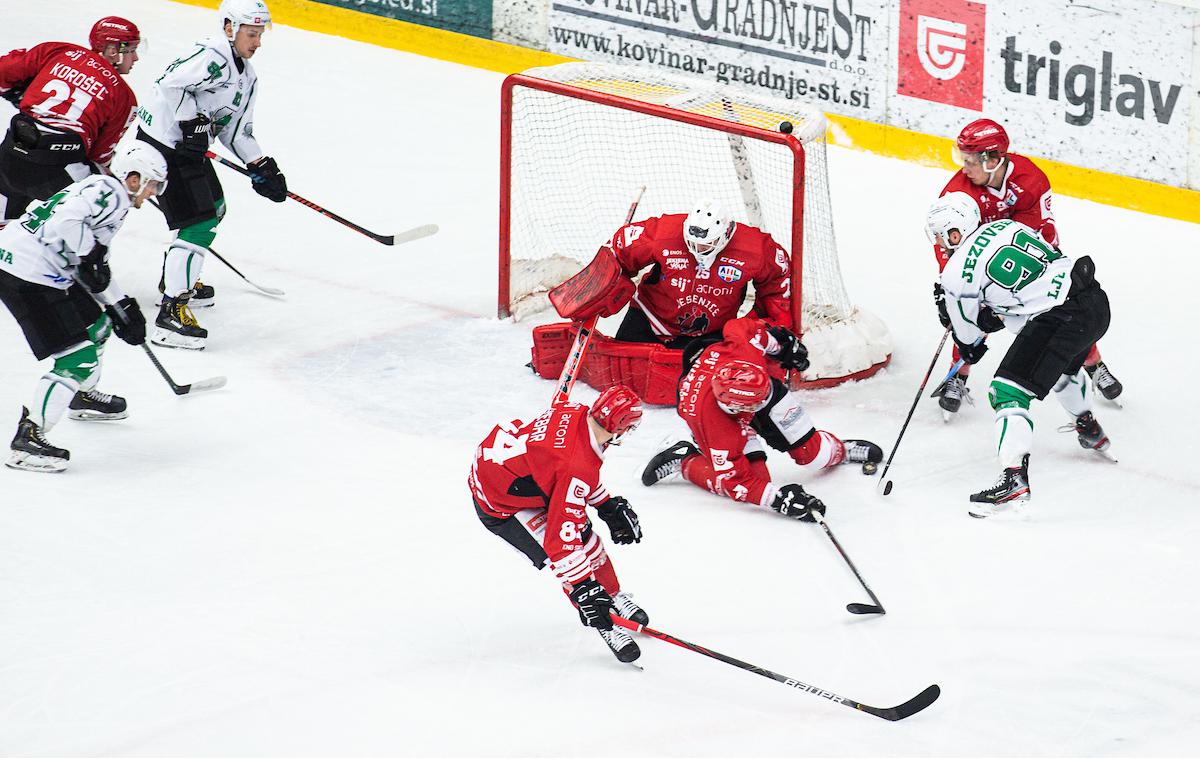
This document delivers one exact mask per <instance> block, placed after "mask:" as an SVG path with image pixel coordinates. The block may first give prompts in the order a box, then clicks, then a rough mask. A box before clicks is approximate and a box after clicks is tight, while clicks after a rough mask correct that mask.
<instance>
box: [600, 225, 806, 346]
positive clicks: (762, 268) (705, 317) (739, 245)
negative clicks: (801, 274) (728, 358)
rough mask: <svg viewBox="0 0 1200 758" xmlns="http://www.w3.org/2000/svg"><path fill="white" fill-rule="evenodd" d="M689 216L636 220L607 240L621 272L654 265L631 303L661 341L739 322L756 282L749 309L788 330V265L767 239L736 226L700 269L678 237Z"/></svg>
mask: <svg viewBox="0 0 1200 758" xmlns="http://www.w3.org/2000/svg"><path fill="white" fill-rule="evenodd" d="M686 218H687V214H683V213H676V214H672V215H668V216H658V217H656V218H650V219H646V220H645V221H638V222H636V223H633V224H629V225H627V226H623V227H621V228H620V229H618V230H617V233H616V234H614V235H613V238H612V240H611V241H610V242H609V247H610V248H611V249H612V251H613V253H614V254H615V255H616V258H617V262H618V263H620V264H621V268H622V269H623V270H624V272H625V275H626V276H628V277H630V278H632V277H634V276H635V275H636V274H637V273H638V272H639V271H641V270H642V269H644V268H646V267H647V266H653V267H654V268H653V269H652V270H651V272H650V273H649V274H647V275H646V276H645V277H644V278H643V279H642V283H641V284H639V285H638V288H637V292H636V293H634V296H633V299H634V302H635V303H636V304H637V305H638V307H639V308H641V309H642V311H643V312H644V313H645V314H646V317H647V320H649V322H650V326H651V327H652V328H653V329H654V333H655V334H657V335H658V336H659V337H660V338H662V339H663V340H664V341H666V340H670V339H673V338H675V337H680V336H687V337H696V336H699V335H702V334H709V333H712V332H716V331H719V330H720V329H721V328H722V327H724V326H725V324H726V323H727V322H729V321H730V320H732V319H735V318H737V312H738V308H739V307H740V306H741V304H742V301H743V300H745V299H746V286H747V285H748V284H750V283H751V282H753V284H754V293H755V304H754V310H755V312H756V313H758V314H759V315H761V316H762V317H764V318H766V319H767V320H769V321H770V322H771V323H773V324H777V325H779V326H785V327H788V328H789V329H790V328H791V326H792V304H791V271H792V266H791V261H790V260H789V259H788V254H787V252H786V251H785V250H784V249H783V248H782V247H780V246H779V244H778V243H777V242H775V240H773V239H772V238H771V235H769V234H767V233H766V232H764V231H762V230H760V229H756V228H755V227H753V226H748V225H746V224H738V225H737V227H736V228H735V229H734V231H733V237H731V238H730V240H729V244H727V245H726V246H725V249H724V250H722V251H721V252H720V253H719V254H718V255H717V257H716V258H715V259H714V260H713V261H712V264H711V265H710V266H709V267H708V268H707V269H704V270H700V268H699V266H698V265H697V264H696V259H695V258H694V257H693V256H692V254H691V253H690V252H688V249H687V245H686V244H685V243H684V240H683V223H684V220H685V219H686Z"/></svg>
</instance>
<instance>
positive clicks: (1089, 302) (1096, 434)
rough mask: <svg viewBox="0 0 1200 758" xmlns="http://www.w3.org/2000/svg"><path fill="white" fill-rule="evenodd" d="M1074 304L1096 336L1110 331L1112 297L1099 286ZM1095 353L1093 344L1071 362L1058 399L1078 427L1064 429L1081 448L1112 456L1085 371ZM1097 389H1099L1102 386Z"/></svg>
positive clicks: (1086, 291) (1078, 296) (1057, 388)
mask: <svg viewBox="0 0 1200 758" xmlns="http://www.w3.org/2000/svg"><path fill="white" fill-rule="evenodd" d="M1070 303H1071V305H1072V306H1073V307H1075V308H1076V309H1078V310H1079V311H1080V312H1081V314H1082V317H1081V318H1080V319H1079V320H1080V321H1082V322H1083V323H1085V324H1087V325H1090V327H1091V331H1092V332H1094V333H1096V334H1097V337H1098V336H1099V335H1102V334H1104V333H1105V332H1106V331H1107V330H1108V325H1109V321H1110V320H1111V313H1110V310H1109V303H1108V295H1107V294H1105V292H1104V290H1102V289H1100V287H1099V286H1095V287H1092V288H1086V289H1083V290H1082V291H1080V292H1079V293H1078V294H1075V293H1073V295H1072V297H1071V298H1070ZM1068 349H1069V346H1068ZM1094 351H1095V343H1094V342H1092V343H1089V344H1088V346H1086V347H1084V348H1083V349H1082V350H1080V351H1079V352H1078V353H1077V354H1076V355H1075V356H1074V357H1073V358H1072V359H1071V360H1070V361H1069V362H1068V363H1067V365H1066V366H1065V368H1064V369H1063V375H1062V377H1061V378H1060V379H1059V382H1058V383H1057V384H1056V385H1055V387H1054V396H1055V398H1056V399H1057V400H1058V401H1059V404H1060V405H1062V407H1063V409H1064V410H1066V411H1067V413H1068V414H1070V416H1071V417H1072V419H1073V420H1074V425H1073V426H1068V427H1065V428H1064V430H1067V431H1070V430H1072V429H1073V430H1074V431H1075V433H1076V435H1077V438H1078V440H1079V444H1080V446H1081V447H1083V448H1085V449H1088V450H1095V451H1097V452H1100V453H1102V454H1104V455H1106V456H1108V457H1111V454H1109V453H1108V452H1107V451H1108V449H1109V446H1110V444H1109V439H1108V435H1107V434H1105V432H1104V429H1103V428H1102V427H1101V426H1100V422H1099V421H1097V420H1096V416H1095V414H1094V413H1093V409H1092V397H1093V395H1092V387H1091V385H1090V383H1089V382H1088V380H1087V376H1086V371H1084V370H1083V367H1085V366H1086V365H1087V364H1086V361H1087V360H1088V359H1089V358H1090V356H1091V354H1092V353H1093V352H1094ZM1096 386H1097V387H1098V386H1099V383H1097V385H1096Z"/></svg>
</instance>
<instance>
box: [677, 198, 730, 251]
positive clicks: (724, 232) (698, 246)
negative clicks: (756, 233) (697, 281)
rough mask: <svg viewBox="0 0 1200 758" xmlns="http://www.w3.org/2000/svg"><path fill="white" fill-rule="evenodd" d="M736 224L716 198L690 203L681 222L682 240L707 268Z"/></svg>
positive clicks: (725, 242)
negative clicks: (688, 209) (689, 207)
mask: <svg viewBox="0 0 1200 758" xmlns="http://www.w3.org/2000/svg"><path fill="white" fill-rule="evenodd" d="M736 226H737V224H735V223H734V221H733V219H732V218H730V217H729V214H728V213H726V212H725V209H724V208H723V207H721V204H720V203H719V202H717V201H716V200H707V199H706V200H701V201H699V202H697V203H695V204H693V205H692V210H691V211H689V212H688V215H687V219H685V220H684V222H683V241H684V243H685V244H687V248H688V250H689V251H691V253H692V255H693V256H694V257H695V258H696V263H698V264H699V265H700V266H701V267H702V268H707V267H708V266H709V264H711V263H712V262H713V259H714V258H716V257H717V255H718V254H720V252H721V251H722V250H724V249H725V246H726V245H727V244H729V238H730V237H732V236H733V231H734V229H735V228H736Z"/></svg>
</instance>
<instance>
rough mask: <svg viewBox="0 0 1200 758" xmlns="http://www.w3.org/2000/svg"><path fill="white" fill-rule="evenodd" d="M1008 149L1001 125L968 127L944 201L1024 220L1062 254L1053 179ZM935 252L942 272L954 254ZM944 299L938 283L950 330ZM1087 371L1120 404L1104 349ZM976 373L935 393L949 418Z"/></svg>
mask: <svg viewBox="0 0 1200 758" xmlns="http://www.w3.org/2000/svg"><path fill="white" fill-rule="evenodd" d="M1008 148H1009V139H1008V132H1006V131H1005V130H1004V127H1003V126H1001V125H1000V124H998V123H997V122H995V121H993V120H991V119H988V118H981V119H977V120H975V121H972V122H971V123H969V124H967V125H966V126H964V127H963V128H962V131H961V132H959V134H958V139H956V140H955V144H954V155H955V158H956V160H957V161H958V163H959V165H960V166H962V168H961V169H960V170H959V171H958V172H956V173H955V174H954V176H953V177H951V178H950V181H949V182H947V183H946V186H945V187H944V188H943V189H942V192H941V195H939V197H945V196H946V195H948V194H950V193H951V192H962V193H965V194H967V195H969V196H970V197H972V198H974V200H975V202H976V204H977V205H978V206H979V217H980V220H981V221H982V222H983V223H985V224H986V223H989V222H992V221H999V220H1000V219H1012V220H1013V221H1019V222H1020V223H1022V224H1024V225H1025V226H1028V227H1029V228H1031V229H1033V230H1035V231H1036V232H1037V233H1038V235H1040V236H1041V238H1042V239H1043V240H1045V241H1046V242H1047V243H1048V244H1050V245H1051V246H1052V247H1054V248H1055V249H1056V250H1057V249H1058V247H1059V236H1058V227H1057V226H1056V224H1055V221H1054V213H1053V211H1052V210H1051V207H1050V205H1051V192H1050V180H1049V179H1048V178H1047V177H1046V174H1045V172H1043V171H1042V170H1041V169H1040V168H1038V167H1037V165H1036V164H1035V163H1034V162H1033V161H1031V160H1030V159H1029V158H1026V157H1025V156H1023V155H1018V154H1016V153H1011V152H1009V150H1008ZM933 253H934V256H935V257H936V258H937V264H938V272H939V273H940V272H941V271H942V269H944V268H945V267H946V262H947V261H949V260H950V256H951V254H952V253H953V251H951V250H946V249H944V248H942V247H941V246H940V245H938V244H937V243H936V242H935V243H934V245H933ZM942 297H943V295H942V292H941V285H940V284H935V285H934V301H935V303H937V304H938V311H939V319H940V320H941V321H942V326H943V327H947V326H949V316H944V317H943V313H942V311H943V305H942V300H941V299H942ZM960 357H961V356H960V355H959V353H958V348H957V347H955V348H954V351H953V355H952V358H951V362H957V361H958V359H959V358H960ZM1084 368H1085V369H1086V370H1087V372H1088V375H1089V376H1091V377H1092V379H1093V380H1095V382H1096V389H1098V390H1099V391H1100V392H1101V394H1103V395H1104V396H1105V397H1106V398H1108V399H1109V400H1114V399H1116V398H1117V397H1118V396H1119V395H1120V394H1121V391H1122V390H1123V387H1122V385H1121V383H1120V382H1119V381H1118V380H1117V379H1116V377H1114V376H1113V375H1112V372H1110V371H1109V370H1108V367H1107V366H1106V365H1104V362H1103V361H1102V360H1101V359H1100V348H1099V346H1098V345H1093V346H1092V350H1091V352H1090V353H1089V354H1088V357H1087V360H1086V361H1085V363H1084ZM970 371H971V367H970V364H968V363H964V364H963V365H962V367H961V368H959V370H958V373H957V374H955V375H954V376H953V377H951V378H950V379H949V380H947V381H946V383H945V384H943V385H942V386H941V387H939V388H938V389H937V391H936V392H935V394H936V395H937V396H938V398H939V400H938V402H939V404H940V405H941V407H942V408H943V410H945V411H946V414H947V417H948V414H952V413H957V412H958V409H959V408H960V407H961V405H962V399H963V397H965V396H966V395H967V387H966V383H967V377H968V376H970Z"/></svg>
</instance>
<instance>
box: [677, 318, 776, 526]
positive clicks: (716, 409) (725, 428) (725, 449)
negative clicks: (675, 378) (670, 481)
mask: <svg viewBox="0 0 1200 758" xmlns="http://www.w3.org/2000/svg"><path fill="white" fill-rule="evenodd" d="M722 336H723V337H724V338H725V339H724V341H722V342H718V343H717V344H715V345H713V346H712V347H709V348H707V349H706V350H705V351H704V352H702V353H701V354H700V355H699V356H698V357H697V358H696V362H695V363H693V364H692V367H691V369H689V370H688V372H687V374H686V375H685V376H684V377H683V380H682V381H681V382H680V384H679V407H678V412H679V415H680V417H681V418H682V419H683V420H684V421H685V422H687V425H688V428H689V429H691V431H692V437H693V438H694V439H695V440H696V446H697V447H698V448H699V449H700V453H701V454H702V455H703V456H704V457H705V458H706V459H707V461H706V462H707V464H708V466H709V467H706V468H704V470H703V471H702V473H701V474H700V475H699V476H696V472H695V471H693V470H689V471H688V477H687V478H688V479H690V480H692V481H696V483H697V484H700V483H701V481H702V482H703V486H704V487H706V488H707V489H708V490H709V491H710V492H713V493H716V494H718V495H724V496H725V497H729V498H732V499H734V500H737V501H740V502H746V503H756V504H758V505H762V506H765V505H768V504H769V503H770V502H771V501H772V500H773V499H774V498H775V486H774V485H773V484H771V476H770V473H769V472H768V471H767V464H766V461H765V460H750V459H748V458H747V457H746V452H747V450H746V448H747V444H748V443H749V442H750V441H751V439H753V438H756V437H757V435H756V434H755V432H754V430H753V429H751V428H750V421H751V420H752V419H753V418H754V414H753V413H737V414H730V413H726V412H725V411H724V410H722V409H721V407H720V406H719V405H717V399H716V398H715V397H714V396H713V390H712V378H713V375H714V374H716V371H717V369H718V368H720V366H721V365H723V364H724V363H726V362H727V361H730V360H741V361H748V362H750V363H754V364H756V365H758V366H761V367H762V368H764V369H766V370H767V372H768V373H770V374H772V375H777V374H778V370H777V364H775V363H774V361H768V360H766V359H765V358H764V356H765V355H766V350H767V347H768V345H769V344H770V336H769V335H768V334H767V330H766V324H764V323H763V322H761V321H758V320H757V319H751V318H740V319H736V320H734V321H730V322H729V323H728V324H726V325H725V328H724V329H723V330H722ZM773 367H775V368H773ZM755 448H757V444H755ZM693 458H698V456H693ZM697 462H699V463H700V464H701V466H702V467H703V464H704V463H705V462H701V461H697ZM688 463H689V469H691V466H692V465H695V464H693V463H692V462H691V461H689V462H688ZM697 480H700V481H697Z"/></svg>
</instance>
